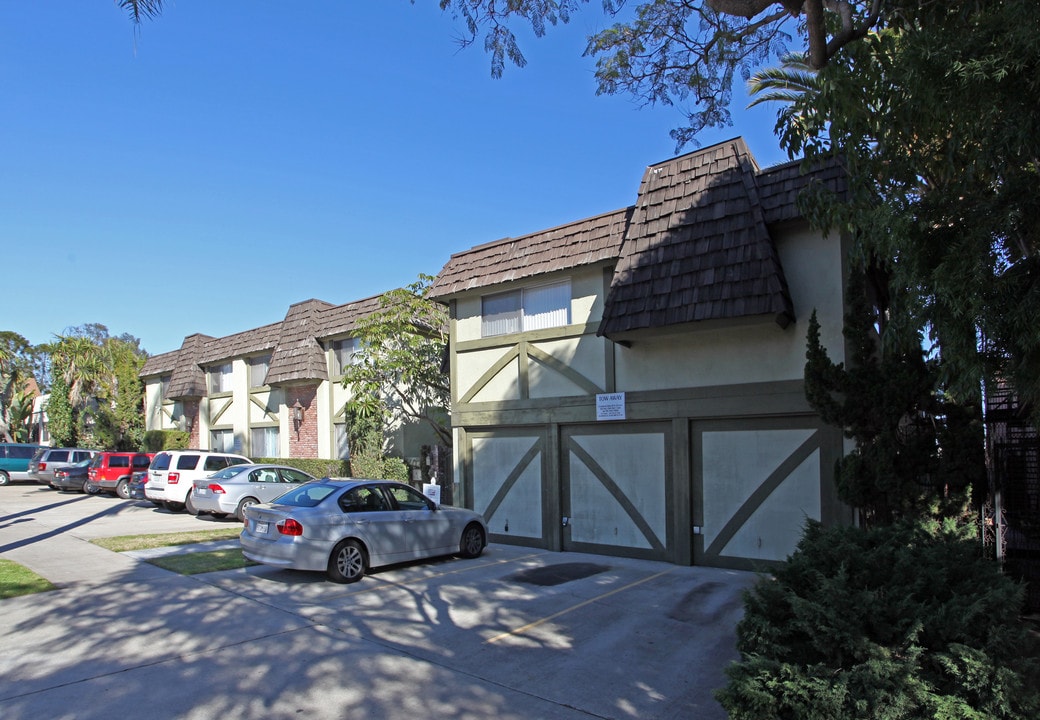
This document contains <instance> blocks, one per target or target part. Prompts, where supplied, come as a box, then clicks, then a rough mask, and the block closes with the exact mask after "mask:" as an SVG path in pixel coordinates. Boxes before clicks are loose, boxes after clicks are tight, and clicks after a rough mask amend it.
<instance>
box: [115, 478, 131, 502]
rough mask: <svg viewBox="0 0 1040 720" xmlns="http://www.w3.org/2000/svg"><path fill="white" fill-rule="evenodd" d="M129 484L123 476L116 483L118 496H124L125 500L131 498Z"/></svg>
mask: <svg viewBox="0 0 1040 720" xmlns="http://www.w3.org/2000/svg"><path fill="white" fill-rule="evenodd" d="M127 484H128V482H127V480H126V478H123V479H122V480H120V481H119V482H118V483H116V496H117V497H120V498H122V499H123V500H129V499H130V489H129V488H128V487H127Z"/></svg>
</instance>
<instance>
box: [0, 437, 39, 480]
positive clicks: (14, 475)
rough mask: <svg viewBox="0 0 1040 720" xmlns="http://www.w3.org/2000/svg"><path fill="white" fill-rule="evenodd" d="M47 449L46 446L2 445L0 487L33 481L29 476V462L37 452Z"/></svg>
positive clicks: (0, 444) (0, 451)
mask: <svg viewBox="0 0 1040 720" xmlns="http://www.w3.org/2000/svg"><path fill="white" fill-rule="evenodd" d="M46 448H47V446H46V445H27V444H24V443H0V485H8V484H10V483H13V482H26V481H30V480H33V479H34V478H33V477H31V476H30V475H29V461H30V460H32V458H33V455H34V454H35V453H36V451H37V450H45V449H46Z"/></svg>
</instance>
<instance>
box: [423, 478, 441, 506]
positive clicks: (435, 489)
mask: <svg viewBox="0 0 1040 720" xmlns="http://www.w3.org/2000/svg"><path fill="white" fill-rule="evenodd" d="M422 492H423V495H425V496H426V497H428V498H430V500H433V501H434V502H435V503H436V504H438V505H440V504H441V486H440V485H434V484H433V483H425V484H424V485H423V486H422Z"/></svg>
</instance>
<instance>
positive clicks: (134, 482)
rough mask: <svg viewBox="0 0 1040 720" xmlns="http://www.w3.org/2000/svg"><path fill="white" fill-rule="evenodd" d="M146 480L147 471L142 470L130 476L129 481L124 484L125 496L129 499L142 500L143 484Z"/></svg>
mask: <svg viewBox="0 0 1040 720" xmlns="http://www.w3.org/2000/svg"><path fill="white" fill-rule="evenodd" d="M146 482H148V471H147V470H142V471H141V472H135V473H134V474H133V475H131V476H130V482H128V483H127V484H126V496H127V498H128V499H130V500H144V499H146V498H145V496H144V484H145V483H146Z"/></svg>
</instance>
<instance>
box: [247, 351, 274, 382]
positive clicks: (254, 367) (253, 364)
mask: <svg viewBox="0 0 1040 720" xmlns="http://www.w3.org/2000/svg"><path fill="white" fill-rule="evenodd" d="M270 367H271V356H270V355H261V356H260V357H255V358H249V387H251V388H258V387H263V385H264V379H265V378H266V377H267V370H268V369H269V368H270Z"/></svg>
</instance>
